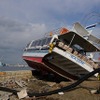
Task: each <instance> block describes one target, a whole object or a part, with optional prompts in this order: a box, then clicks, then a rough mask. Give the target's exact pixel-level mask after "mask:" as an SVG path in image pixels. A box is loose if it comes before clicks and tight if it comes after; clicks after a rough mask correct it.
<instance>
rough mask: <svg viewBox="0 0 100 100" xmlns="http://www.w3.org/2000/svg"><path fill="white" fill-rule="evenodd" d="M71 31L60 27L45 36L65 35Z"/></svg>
mask: <svg viewBox="0 0 100 100" xmlns="http://www.w3.org/2000/svg"><path fill="white" fill-rule="evenodd" d="M68 31H69V30H68V29H67V28H65V27H60V28H58V29H55V30H52V31H50V32H47V33H45V36H52V35H55V34H56V35H60V34H64V33H67V32H68Z"/></svg>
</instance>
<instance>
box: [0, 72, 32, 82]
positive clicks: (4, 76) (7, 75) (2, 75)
mask: <svg viewBox="0 0 100 100" xmlns="http://www.w3.org/2000/svg"><path fill="white" fill-rule="evenodd" d="M31 77H32V71H31V70H21V71H5V72H0V82H2V81H5V80H9V79H12V78H14V79H21V78H22V79H23V78H25V79H28V78H31Z"/></svg>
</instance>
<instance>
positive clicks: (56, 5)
mask: <svg viewBox="0 0 100 100" xmlns="http://www.w3.org/2000/svg"><path fill="white" fill-rule="evenodd" d="M75 22H80V23H81V24H82V25H84V26H86V25H88V24H92V23H95V22H100V0H92V1H91V0H0V59H2V61H3V62H5V63H10V64H16V63H22V62H23V60H22V53H23V49H24V48H25V46H26V44H27V43H28V42H29V41H31V40H33V39H36V38H40V37H42V36H43V35H44V34H45V33H46V32H48V31H51V30H54V29H57V28H59V27H68V28H69V27H72V25H73V23H75ZM97 29H98V30H100V25H99V26H98V27H97ZM99 34H100V31H99V33H98V32H97V33H94V35H97V36H98V37H99V38H100V35H99Z"/></svg>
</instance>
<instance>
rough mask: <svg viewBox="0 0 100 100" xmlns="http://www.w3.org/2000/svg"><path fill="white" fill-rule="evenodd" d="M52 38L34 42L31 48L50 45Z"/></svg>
mask: <svg viewBox="0 0 100 100" xmlns="http://www.w3.org/2000/svg"><path fill="white" fill-rule="evenodd" d="M50 40H51V37H49V38H47V37H46V38H42V39H39V40H36V41H33V42H32V44H31V47H36V46H43V45H48V44H49V43H50Z"/></svg>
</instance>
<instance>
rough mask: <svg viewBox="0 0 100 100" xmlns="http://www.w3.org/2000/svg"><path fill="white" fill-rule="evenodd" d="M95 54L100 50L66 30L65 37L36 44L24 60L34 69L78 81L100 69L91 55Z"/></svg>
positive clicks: (58, 36) (61, 36)
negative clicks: (89, 55)
mask: <svg viewBox="0 0 100 100" xmlns="http://www.w3.org/2000/svg"><path fill="white" fill-rule="evenodd" d="M43 41H44V42H43ZM46 41H48V42H46ZM39 42H40V44H41V45H39ZM42 43H43V44H42ZM93 52H100V48H98V47H97V46H96V45H94V44H93V43H92V42H90V41H89V40H87V39H86V38H84V37H83V36H82V35H81V34H80V33H79V34H78V33H77V32H75V31H68V30H67V29H66V31H64V32H63V34H60V35H58V34H56V35H53V36H51V37H44V38H42V39H39V40H36V41H32V42H31V43H30V44H29V45H28V46H27V47H26V48H25V51H24V54H23V59H24V60H25V61H26V62H27V63H28V65H29V66H30V67H32V68H34V69H37V70H40V71H42V72H47V73H53V74H55V75H58V76H62V77H64V78H66V79H69V80H75V79H78V78H80V77H81V76H82V75H84V74H87V73H89V72H92V71H93V70H95V69H96V68H98V67H99V65H98V63H96V62H95V61H93V59H91V58H89V57H88V55H87V54H92V53H93ZM95 76H97V74H96V75H95Z"/></svg>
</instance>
